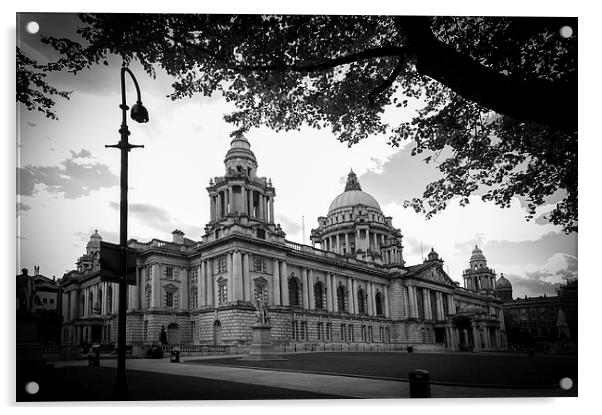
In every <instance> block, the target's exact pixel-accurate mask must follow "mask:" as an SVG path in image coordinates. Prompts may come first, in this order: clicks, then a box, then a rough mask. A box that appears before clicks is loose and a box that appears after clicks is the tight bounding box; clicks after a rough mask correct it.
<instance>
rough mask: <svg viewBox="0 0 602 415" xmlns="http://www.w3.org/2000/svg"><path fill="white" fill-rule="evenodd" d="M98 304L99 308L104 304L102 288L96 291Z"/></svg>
mask: <svg viewBox="0 0 602 415" xmlns="http://www.w3.org/2000/svg"><path fill="white" fill-rule="evenodd" d="M96 304H98V307H99V308H100V307H101V306H102V288H98V293H96Z"/></svg>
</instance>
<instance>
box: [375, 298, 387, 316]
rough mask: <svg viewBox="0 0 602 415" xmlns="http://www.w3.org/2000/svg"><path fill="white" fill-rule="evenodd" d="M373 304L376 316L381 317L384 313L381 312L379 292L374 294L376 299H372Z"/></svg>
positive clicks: (381, 300)
mask: <svg viewBox="0 0 602 415" xmlns="http://www.w3.org/2000/svg"><path fill="white" fill-rule="evenodd" d="M374 302H375V305H376V315H377V316H382V315H383V314H385V313H384V310H383V308H384V307H383V302H384V301H383V294H382V293H381V292H377V293H376V297H375V298H374Z"/></svg>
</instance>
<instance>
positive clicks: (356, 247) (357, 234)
mask: <svg viewBox="0 0 602 415" xmlns="http://www.w3.org/2000/svg"><path fill="white" fill-rule="evenodd" d="M358 249H361V248H360V230H359V229H357V228H356V229H355V251H356V252H357V250H358Z"/></svg>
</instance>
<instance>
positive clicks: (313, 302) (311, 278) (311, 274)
mask: <svg viewBox="0 0 602 415" xmlns="http://www.w3.org/2000/svg"><path fill="white" fill-rule="evenodd" d="M308 280H309V286H308V287H307V289H308V291H309V309H310V310H314V309H315V308H316V299H315V297H314V284H315V283H316V282H315V281H314V271H313V270H312V269H310V270H309V276H308Z"/></svg>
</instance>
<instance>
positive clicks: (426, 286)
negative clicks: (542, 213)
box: [60, 136, 506, 351]
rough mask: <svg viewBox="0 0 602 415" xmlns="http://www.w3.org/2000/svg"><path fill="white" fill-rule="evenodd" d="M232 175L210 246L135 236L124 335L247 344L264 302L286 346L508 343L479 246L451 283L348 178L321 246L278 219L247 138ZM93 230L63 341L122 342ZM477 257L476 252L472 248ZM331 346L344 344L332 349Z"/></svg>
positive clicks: (73, 282) (65, 297)
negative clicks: (411, 254) (407, 246)
mask: <svg viewBox="0 0 602 415" xmlns="http://www.w3.org/2000/svg"><path fill="white" fill-rule="evenodd" d="M224 163H225V175H224V176H221V177H215V178H213V179H211V180H210V181H209V187H207V190H208V193H209V204H210V220H209V222H208V223H207V225H206V226H205V232H204V235H203V237H202V240H201V241H192V240H190V239H188V238H185V237H184V233H183V232H181V231H180V230H174V231H173V233H172V235H173V238H172V240H171V241H164V240H159V239H153V240H151V241H149V242H139V241H137V240H130V241H129V242H128V246H129V248H128V249H129V250H130V251H131V252H134V253H135V255H136V275H135V285H130V286H129V287H128V290H129V292H128V304H127V333H126V338H127V343H128V345H129V346H131V347H133V349H134V350H143V349H144V348H145V347H147V346H149V345H152V344H157V343H159V342H160V341H161V342H163V343H168V344H172V345H173V344H178V345H181V346H184V345H236V346H237V349H238V348H243V349H244V348H245V347H248V346H250V343H251V341H252V326H253V324H254V323H255V313H256V306H257V303H258V302H261V303H263V304H264V305H266V306H267V309H268V313H269V324H270V325H271V326H272V329H271V335H272V341H273V343H274V345H275V346H276V347H278V346H282V347H288V346H293V345H294V346H295V347H296V346H299V345H303V347H307V345H320V347H321V346H322V345H323V346H324V347H326V346H327V345H330V344H332V345H339V344H340V345H345V344H347V345H352V344H354V343H355V344H360V343H369V344H371V345H375V344H378V345H382V346H381V347H382V348H383V349H386V347H387V345H402V347H405V346H409V345H411V346H413V347H414V348H417V349H420V348H424V349H427V348H428V349H439V350H474V351H479V350H483V349H500V348H504V347H505V346H506V340H505V339H506V336H505V329H504V318H503V314H502V302H501V300H500V298H499V296H498V293H497V292H496V277H495V272H494V271H493V270H492V269H490V268H488V267H487V263H486V259H485V257H484V256H483V253H482V252H481V250H480V249H478V248H477V247H475V249H474V251H473V252H472V256H471V257H470V259H469V261H468V262H469V265H468V267H467V269H466V270H465V271H464V273H463V279H464V286H461V285H460V283H457V282H454V281H453V280H452V279H451V278H450V277H449V276H448V275H447V274H446V272H445V271H444V269H443V260H442V259H441V258H440V257H439V255H438V254H437V253H436V252H435V251H434V250H431V252H430V253H429V254H428V256H427V258H426V259H425V260H424V262H423V263H420V264H415V265H410V264H406V262H405V261H404V257H403V245H402V234H401V231H400V230H399V229H396V228H394V227H393V225H392V218H391V217H387V216H385V215H384V214H383V212H382V211H381V209H380V206H379V204H378V202H377V201H376V200H375V199H374V198H373V197H372V196H370V195H369V194H368V193H366V192H364V191H362V189H361V186H360V183H359V182H358V180H357V177H356V175H355V174H354V173H353V171H352V172H351V173H349V176H348V178H347V183H346V186H345V189H344V191H343V192H342V193H341V194H340V195H339V196H337V197H336V198H335V199H334V200H333V201H332V203H331V204H330V207H329V208H328V212H327V214H326V216H323V217H319V218H318V225H317V227H316V228H315V229H312V231H311V242H312V246H308V245H302V244H299V243H295V242H291V241H288V240H287V239H286V238H285V232H284V230H283V229H282V228H281V227H280V225H278V224H276V223H274V209H275V207H274V201H275V197H276V191H275V188H274V187H273V186H272V183H271V180H268V179H266V178H264V177H259V176H258V175H257V160H256V158H255V155H254V154H253V152H252V151H251V146H250V144H249V142H248V141H247V139H245V138H244V137H242V136H235V137H234V138H233V139H232V141H231V147H230V149H229V150H228V152H227V154H226V157H225V160H224ZM101 239H102V238H101V236H100V235H99V234H98V233H97V232H95V233H94V234H93V235H92V236H91V237H90V241H89V242H88V245H87V247H86V253H85V254H84V255H82V256H81V257H80V258H79V259H78V261H77V269H76V270H73V271H70V272H69V273H67V274H65V275H64V276H63V278H62V279H61V281H60V287H61V292H62V298H61V300H62V301H61V308H62V314H63V321H64V323H63V328H62V342H63V343H64V344H67V345H68V344H71V345H79V344H82V343H115V342H116V340H117V310H118V308H117V299H118V290H119V287H118V284H116V283H115V282H112V281H111V280H109V279H108V278H105V276H104V275H103V270H102V267H101V265H100V258H99V257H100V246H101ZM467 259H468V255H467ZM333 347H334V346H333Z"/></svg>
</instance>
